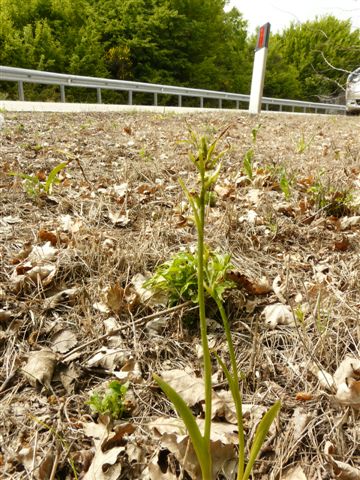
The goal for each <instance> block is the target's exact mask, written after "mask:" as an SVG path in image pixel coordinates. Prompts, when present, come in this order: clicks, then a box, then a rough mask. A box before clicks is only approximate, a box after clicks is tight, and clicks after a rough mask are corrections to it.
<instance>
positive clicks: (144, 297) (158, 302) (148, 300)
mask: <svg viewBox="0 0 360 480" xmlns="http://www.w3.org/2000/svg"><path fill="white" fill-rule="evenodd" d="M149 278H150V276H144V275H142V274H141V273H137V274H136V275H134V276H133V277H132V279H131V285H132V286H133V287H134V290H135V292H136V294H137V295H138V298H139V301H140V302H141V303H145V304H146V305H149V306H150V307H152V306H166V305H167V303H168V297H167V295H166V294H165V293H162V292H160V293H154V291H153V290H151V289H150V288H144V286H143V285H144V283H145V282H146V280H148V279H149Z"/></svg>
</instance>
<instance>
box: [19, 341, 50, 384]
mask: <svg viewBox="0 0 360 480" xmlns="http://www.w3.org/2000/svg"><path fill="white" fill-rule="evenodd" d="M55 366H56V355H55V353H54V352H52V351H51V350H45V349H44V350H38V351H36V352H31V353H30V355H29V359H28V361H27V363H26V365H25V366H24V368H23V369H22V372H23V374H24V375H25V377H26V378H27V379H28V381H29V383H30V385H32V386H33V387H36V386H37V385H38V383H40V384H41V385H45V386H46V387H50V383H51V380H52V377H53V374H54V370H55Z"/></svg>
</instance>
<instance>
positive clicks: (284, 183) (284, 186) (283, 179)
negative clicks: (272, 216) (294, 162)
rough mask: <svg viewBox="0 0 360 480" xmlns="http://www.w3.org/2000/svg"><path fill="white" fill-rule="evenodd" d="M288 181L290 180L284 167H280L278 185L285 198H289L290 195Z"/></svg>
mask: <svg viewBox="0 0 360 480" xmlns="http://www.w3.org/2000/svg"><path fill="white" fill-rule="evenodd" d="M290 183H291V181H290V179H289V177H288V175H287V174H286V170H285V168H282V169H281V172H280V177H279V185H280V188H281V191H282V192H283V194H284V197H285V199H286V200H289V199H290V197H291V188H290Z"/></svg>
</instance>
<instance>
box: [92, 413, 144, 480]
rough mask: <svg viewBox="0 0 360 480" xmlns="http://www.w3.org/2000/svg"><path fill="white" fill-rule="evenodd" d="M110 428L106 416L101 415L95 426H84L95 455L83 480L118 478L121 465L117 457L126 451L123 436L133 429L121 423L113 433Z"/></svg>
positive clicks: (112, 479) (93, 424) (129, 425)
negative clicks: (92, 442)
mask: <svg viewBox="0 0 360 480" xmlns="http://www.w3.org/2000/svg"><path fill="white" fill-rule="evenodd" d="M111 427H112V425H111V422H110V418H109V416H108V415H101V416H100V417H99V420H98V423H97V424H96V423H86V424H84V433H85V435H86V436H88V437H92V438H93V440H94V444H95V454H94V457H93V459H92V462H91V464H90V467H89V470H88V471H87V472H86V473H85V475H84V477H83V480H117V479H118V478H119V476H120V474H121V470H122V464H121V463H120V462H118V456H119V454H120V453H121V452H124V451H125V450H126V447H125V446H124V445H123V444H124V443H125V441H124V436H125V435H129V434H131V433H133V432H134V430H135V427H134V425H131V424H130V423H121V424H120V425H117V426H116V427H115V428H114V431H112V428H111ZM119 444H121V445H120V446H119Z"/></svg>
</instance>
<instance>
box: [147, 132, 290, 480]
mask: <svg viewBox="0 0 360 480" xmlns="http://www.w3.org/2000/svg"><path fill="white" fill-rule="evenodd" d="M225 132H226V130H225V131H224V132H222V133H221V134H220V136H219V137H218V138H217V139H216V140H215V141H214V142H213V143H211V144H210V145H209V143H208V141H207V139H206V138H205V137H201V138H200V139H198V138H197V137H196V135H195V134H194V133H192V132H191V139H190V143H191V144H192V146H193V147H194V148H195V149H196V154H193V153H190V155H189V156H190V160H191V161H192V163H193V164H194V166H195V167H196V169H197V171H198V178H199V182H198V183H199V188H198V190H197V191H196V192H194V191H191V192H190V191H189V190H188V189H187V188H186V186H185V184H184V183H183V182H182V181H181V180H180V184H181V187H182V189H183V191H184V193H185V195H186V197H187V199H188V201H189V203H190V206H191V209H192V212H193V216H194V221H195V225H196V229H197V254H196V263H197V268H196V276H197V296H196V300H197V302H198V304H199V317H200V332H201V343H202V349H203V359H204V364H203V368H204V383H205V422H204V423H205V426H204V433H201V431H200V429H199V427H198V425H197V423H196V419H195V417H194V415H193V413H192V412H191V410H190V408H189V407H188V406H187V404H186V403H185V401H184V400H183V398H182V397H181V396H180V395H179V394H178V393H177V392H176V391H175V390H174V389H173V388H172V387H171V386H170V385H169V384H167V383H166V382H165V381H164V380H162V378H161V377H159V376H158V375H154V379H155V380H156V382H157V383H158V384H159V386H160V387H161V389H162V390H163V391H164V392H165V394H166V395H167V396H168V398H169V399H170V401H171V402H172V403H173V405H174V407H175V409H176V411H177V412H178V414H179V416H180V417H181V418H182V420H183V422H184V424H185V426H186V428H187V430H188V433H189V436H190V439H191V442H192V445H193V447H194V451H195V453H196V456H197V459H198V461H199V464H200V468H201V472H202V478H203V480H209V479H211V478H212V459H211V453H210V433H211V409H212V406H211V400H212V381H211V354H210V350H209V345H208V340H207V327H206V315H205V299H206V295H208V296H210V297H211V298H213V299H214V300H215V302H216V305H217V307H218V309H219V312H220V315H221V318H222V321H223V325H224V330H225V335H226V340H227V344H228V349H229V355H230V364H231V368H230V369H228V367H227V366H226V365H225V363H224V362H223V361H222V360H221V359H220V358H219V357H217V359H218V361H219V364H220V366H221V367H222V369H223V371H224V374H225V376H226V379H227V381H228V384H229V388H230V391H231V393H232V397H233V400H234V403H235V408H236V413H237V422H238V440H239V461H238V470H237V480H247V479H248V478H249V476H250V473H251V471H252V468H253V465H254V462H255V460H256V458H257V456H258V454H259V451H260V448H261V446H262V444H263V442H264V440H265V437H266V435H267V432H268V430H269V428H270V426H271V423H272V422H273V420H274V418H275V416H276V415H277V413H278V411H279V409H280V403H279V402H276V403H275V404H274V405H273V406H272V407H271V408H270V409H269V410H268V412H267V413H266V414H265V415H264V417H263V418H262V420H261V422H260V423H259V425H258V427H257V430H256V433H255V436H254V439H253V443H252V447H251V449H250V452H249V456H248V461H247V464H246V465H245V441H244V427H243V417H242V398H241V394H240V390H239V373H238V368H237V364H236V356H235V350H234V346H233V342H232V336H231V331H230V327H229V322H228V318H227V314H226V311H225V309H224V305H223V294H224V292H225V290H226V289H228V288H230V287H231V283H227V282H226V280H225V278H224V273H225V272H226V270H227V268H228V267H229V262H230V257H229V255H219V254H213V253H211V252H210V250H209V249H208V248H207V247H206V245H205V241H204V233H205V206H206V192H208V191H209V190H211V189H212V188H213V186H214V184H215V182H216V181H217V178H218V176H219V174H220V169H221V157H222V156H223V154H224V152H220V153H218V154H216V153H215V149H216V145H217V142H218V140H219V139H220V138H221V137H222V136H223V135H224V134H225ZM186 259H187V260H188V259H189V257H186ZM190 263H191V268H188V265H187V266H186V267H187V269H188V270H189V276H186V275H185V280H186V285H187V287H186V289H185V291H190V292H194V291H195V290H194V288H195V287H194V285H195V284H194V268H193V263H194V262H193V260H191V262H190ZM170 265H171V266H174V263H173V262H172V261H171V262H170ZM168 267H169V265H168V266H167V267H166V268H168ZM163 274H164V270H163V271H162V273H161V274H160V277H158V278H159V279H160V281H161V282H163V281H164V275H163ZM170 278H171V281H173V280H174V278H173V276H172V275H171V277H170ZM189 278H190V279H191V281H189ZM165 281H166V280H165ZM155 284H156V282H155ZM158 285H159V284H158ZM164 286H165V283H161V288H164ZM190 286H191V288H190ZM169 288H171V289H172V287H169ZM176 290H177V291H178V290H180V291H181V290H183V289H182V288H181V287H180V286H179V285H177V287H176ZM192 296H193V295H192Z"/></svg>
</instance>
